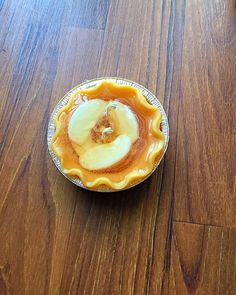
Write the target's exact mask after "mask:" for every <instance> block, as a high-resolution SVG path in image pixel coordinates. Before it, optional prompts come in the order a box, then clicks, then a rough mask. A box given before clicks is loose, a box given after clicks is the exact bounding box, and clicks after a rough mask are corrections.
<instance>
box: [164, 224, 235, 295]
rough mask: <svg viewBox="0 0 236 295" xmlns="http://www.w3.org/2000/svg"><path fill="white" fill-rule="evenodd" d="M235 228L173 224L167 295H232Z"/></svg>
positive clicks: (233, 291)
mask: <svg viewBox="0 0 236 295" xmlns="http://www.w3.org/2000/svg"><path fill="white" fill-rule="evenodd" d="M235 245H236V229H230V228H221V227H214V226H204V225H194V224H187V223H178V222H175V223H174V228H173V240H172V253H171V268H170V277H169V293H168V294H173V295H174V294H181V295H184V294H222V295H224V294H234V293H235V290H236V247H235Z"/></svg>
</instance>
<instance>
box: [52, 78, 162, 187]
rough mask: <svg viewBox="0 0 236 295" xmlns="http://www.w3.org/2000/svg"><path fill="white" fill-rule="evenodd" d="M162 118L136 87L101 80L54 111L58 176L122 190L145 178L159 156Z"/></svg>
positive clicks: (54, 139) (160, 151)
mask: <svg viewBox="0 0 236 295" xmlns="http://www.w3.org/2000/svg"><path fill="white" fill-rule="evenodd" d="M161 119H162V115H161V112H160V111H159V110H158V109H157V108H156V107H154V106H153V105H151V104H149V102H148V101H147V100H146V98H145V97H144V96H143V94H142V93H141V92H140V91H139V90H138V89H136V88H134V87H132V86H127V85H118V84H116V83H114V82H112V81H109V80H102V81H101V82H100V83H99V84H97V85H96V86H94V87H91V88H88V89H83V90H79V91H78V92H76V93H75V94H73V95H72V96H71V98H70V99H69V101H68V103H67V104H66V105H65V106H64V107H62V108H61V109H60V110H59V112H58V113H57V115H56V118H55V127H56V130H55V133H54V135H53V138H52V141H51V149H52V150H53V152H54V154H55V155H56V156H57V158H58V159H59V160H60V163H61V167H62V170H63V172H64V173H65V174H67V175H70V176H75V177H78V178H79V179H80V180H81V181H82V183H83V184H84V186H86V187H87V188H90V189H97V188H98V187H102V186H105V187H108V188H111V189H114V190H120V189H124V188H127V187H129V186H131V185H133V184H135V183H138V182H140V181H141V180H142V179H144V178H146V177H147V176H148V175H149V174H150V173H151V172H152V171H153V169H154V168H155V166H156V163H157V162H158V161H159V159H160V158H161V156H162V154H163V152H164V145H165V137H164V134H163V132H162V131H161Z"/></svg>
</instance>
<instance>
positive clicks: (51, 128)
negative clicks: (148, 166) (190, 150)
mask: <svg viewBox="0 0 236 295" xmlns="http://www.w3.org/2000/svg"><path fill="white" fill-rule="evenodd" d="M101 80H110V81H112V82H115V83H117V84H120V85H130V86H133V87H135V88H137V89H139V90H140V91H141V92H142V94H143V95H144V96H145V97H146V99H147V100H148V101H149V102H150V103H151V104H152V105H154V106H156V107H157V108H158V109H159V110H160V112H161V114H162V122H161V125H162V132H163V133H164V135H165V147H164V151H163V154H162V156H161V158H160V159H159V161H158V162H157V163H156V165H155V167H154V168H153V170H152V172H151V173H150V174H148V175H147V176H146V177H145V178H142V179H140V181H137V182H136V183H134V184H132V185H130V186H128V187H126V188H124V189H121V190H114V189H111V188H108V187H99V188H97V189H90V188H88V187H86V186H84V184H83V183H82V181H81V180H80V179H79V178H78V177H72V176H69V175H66V174H65V173H63V171H62V167H61V163H60V161H59V159H58V158H57V156H56V155H55V154H54V152H53V151H52V150H51V148H50V147H51V141H52V137H53V135H54V133H55V124H54V120H55V117H56V115H57V113H58V112H59V110H60V109H61V108H62V107H63V106H65V105H66V104H67V103H68V101H69V99H70V97H71V95H73V94H74V93H76V92H77V91H78V90H81V89H87V88H90V87H93V86H95V85H96V84H97V83H99V82H100V81H101ZM168 142H169V124H168V119H167V116H166V113H165V111H164V108H163V106H162V105H161V103H160V102H159V100H158V99H157V97H156V96H155V95H154V94H153V93H151V92H150V91H149V90H148V89H146V88H145V87H143V86H142V85H140V84H138V83H136V82H133V81H131V80H127V79H123V78H118V77H101V78H96V79H93V80H89V81H85V82H83V83H81V84H79V85H77V86H76V87H74V88H73V89H71V90H70V91H69V92H67V93H66V95H65V96H64V97H63V98H62V99H61V100H60V101H59V102H58V103H57V105H56V107H55V108H54V110H53V112H52V114H51V117H50V120H49V124H48V132H47V144H48V149H49V154H50V156H51V157H52V160H53V162H54V164H55V165H56V167H57V169H58V170H59V171H60V172H61V173H62V174H63V175H64V176H65V177H66V178H67V179H68V180H70V181H71V182H72V183H74V184H75V185H77V186H79V187H81V188H84V189H87V190H90V191H96V192H116V191H122V190H126V189H129V188H131V187H134V186H136V185H138V184H140V183H141V182H143V181H144V180H146V179H147V178H148V177H149V176H150V175H151V174H152V173H153V172H154V171H155V170H156V169H157V167H158V166H159V164H160V162H161V160H162V158H163V157H164V154H165V152H166V150H167V147H168Z"/></svg>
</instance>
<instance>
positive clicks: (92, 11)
mask: <svg viewBox="0 0 236 295" xmlns="http://www.w3.org/2000/svg"><path fill="white" fill-rule="evenodd" d="M110 2H111V0H100V1H87V0H80V1H67V3H66V8H65V19H64V21H63V23H64V25H65V26H68V27H79V28H87V29H97V30H104V29H105V26H106V21H107V14H108V11H109V6H110Z"/></svg>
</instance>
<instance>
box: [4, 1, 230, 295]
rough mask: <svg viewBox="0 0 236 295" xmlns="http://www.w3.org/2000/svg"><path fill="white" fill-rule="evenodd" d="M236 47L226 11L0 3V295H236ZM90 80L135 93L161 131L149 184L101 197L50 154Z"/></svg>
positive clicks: (181, 4)
mask: <svg viewBox="0 0 236 295" xmlns="http://www.w3.org/2000/svg"><path fill="white" fill-rule="evenodd" d="M235 33H236V26H235V6H234V3H233V1H223V0H220V1H217V2H216V1H213V0H211V1H197V0H194V1H184V0H176V1H174V0H173V1H171V0H168V1H164V0H163V1H159V0H150V1H144V0H130V1H126V0H101V1H95V0H82V1H73V0H69V1H62V0H59V1H52V0H49V1H48V0H43V1H36V0H30V1H17V0H9V1H1V0H0V78H1V79H0V192H1V194H0V294H1V295H2V294H99V295H100V294H109V295H110V294H154V295H156V294H171V295H172V294H181V295H182V294H210V295H211V294H230V295H231V294H234V293H235V291H236V286H235V281H236V280H235V267H236V265H235V263H236V260H235V259H236V253H235V243H236V241H235V229H234V228H233V227H235V221H236V220H235V216H236V214H235V213H236V203H235V165H233V163H234V161H235V158H234V157H235V154H234V145H235V125H234V124H235V121H234V118H235V116H234V113H235V94H236V92H235V86H236V83H235V82H236V81H235V77H236V75H235V64H236V63H235V46H236V39H235ZM97 76H120V77H125V78H128V79H131V80H134V81H137V82H139V83H141V84H143V85H144V86H146V87H147V88H149V89H150V90H151V91H152V92H154V93H156V94H157V96H158V98H159V100H160V101H161V102H162V103H163V105H164V107H165V109H166V112H167V114H168V118H169V124H170V138H171V140H170V144H169V148H168V152H167V154H166V157H165V158H164V160H163V162H162V164H161V166H160V167H159V169H158V171H157V172H156V173H154V174H153V176H152V177H150V178H149V179H148V180H147V181H145V182H144V183H143V184H141V185H139V186H137V187H136V188H133V189H130V190H128V191H126V192H121V193H115V194H110V195H109V196H108V195H106V194H100V193H99V194H98V193H92V192H88V191H84V190H81V189H79V188H77V187H76V186H74V185H73V184H71V183H70V182H68V181H67V180H66V179H65V178H64V177H63V176H62V175H61V174H60V173H59V172H58V171H57V169H56V168H55V166H54V165H53V163H52V161H51V159H50V157H49V155H48V151H47V144H46V133H47V124H48V119H49V116H50V113H51V111H52V110H53V108H54V106H55V104H56V103H57V102H58V100H59V99H60V98H61V97H62V96H63V95H64V94H65V93H66V92H67V91H68V90H69V89H70V88H72V87H74V86H75V85H76V84H79V83H80V82H82V81H84V80H87V79H92V78H95V77H97ZM219 118H220V119H219ZM193 223H196V224H193ZM226 226H227V227H226Z"/></svg>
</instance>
